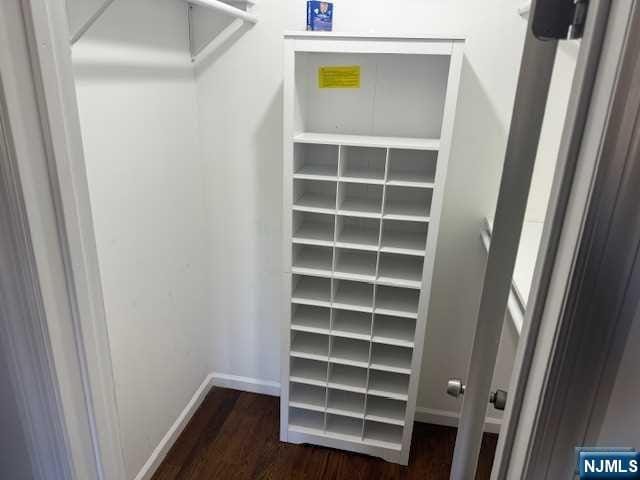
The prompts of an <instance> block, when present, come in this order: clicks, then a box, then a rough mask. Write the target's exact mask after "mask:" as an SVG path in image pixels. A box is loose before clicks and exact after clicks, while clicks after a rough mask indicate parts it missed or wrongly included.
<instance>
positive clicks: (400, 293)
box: [375, 286, 420, 318]
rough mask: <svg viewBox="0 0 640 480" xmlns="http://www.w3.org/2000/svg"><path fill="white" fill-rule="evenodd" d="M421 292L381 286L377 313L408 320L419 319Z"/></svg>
mask: <svg viewBox="0 0 640 480" xmlns="http://www.w3.org/2000/svg"><path fill="white" fill-rule="evenodd" d="M419 296H420V292H418V291H415V290H408V289H404V288H396V287H387V286H381V287H379V288H378V293H377V298H376V309H375V313H376V314H380V315H390V316H397V317H406V318H417V316H418V300H419Z"/></svg>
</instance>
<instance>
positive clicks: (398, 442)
mask: <svg viewBox="0 0 640 480" xmlns="http://www.w3.org/2000/svg"><path fill="white" fill-rule="evenodd" d="M364 441H365V442H366V443H369V444H371V445H376V446H379V447H384V448H391V449H394V450H400V448H401V447H402V427H401V426H399V425H390V424H388V423H380V422H373V421H370V420H367V421H366V422H365V426H364Z"/></svg>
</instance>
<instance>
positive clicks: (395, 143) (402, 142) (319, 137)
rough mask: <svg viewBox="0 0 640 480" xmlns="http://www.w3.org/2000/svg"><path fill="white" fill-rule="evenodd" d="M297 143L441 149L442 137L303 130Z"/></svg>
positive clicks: (298, 136)
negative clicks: (387, 135)
mask: <svg viewBox="0 0 640 480" xmlns="http://www.w3.org/2000/svg"><path fill="white" fill-rule="evenodd" d="M293 141H294V142H296V143H314V144H321V145H345V146H349V147H378V148H404V149H407V150H430V151H438V150H439V149H440V139H435V138H409V137H378V136H370V135H344V134H338V133H310V132H303V133H299V134H297V135H294V137H293Z"/></svg>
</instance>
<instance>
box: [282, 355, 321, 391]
mask: <svg viewBox="0 0 640 480" xmlns="http://www.w3.org/2000/svg"><path fill="white" fill-rule="evenodd" d="M289 378H290V380H291V381H292V382H298V383H304V384H308V385H318V386H325V385H326V384H327V363H326V362H319V361H316V360H308V359H305V358H292V359H291V375H290V377H289Z"/></svg>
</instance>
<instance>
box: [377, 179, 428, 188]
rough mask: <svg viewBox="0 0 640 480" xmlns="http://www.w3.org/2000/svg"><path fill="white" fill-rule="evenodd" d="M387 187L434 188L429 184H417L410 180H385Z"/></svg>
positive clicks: (417, 182)
mask: <svg viewBox="0 0 640 480" xmlns="http://www.w3.org/2000/svg"><path fill="white" fill-rule="evenodd" d="M386 184H387V185H389V186H392V187H412V188H434V186H435V185H434V184H433V183H431V182H419V181H412V180H387V182H386Z"/></svg>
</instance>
